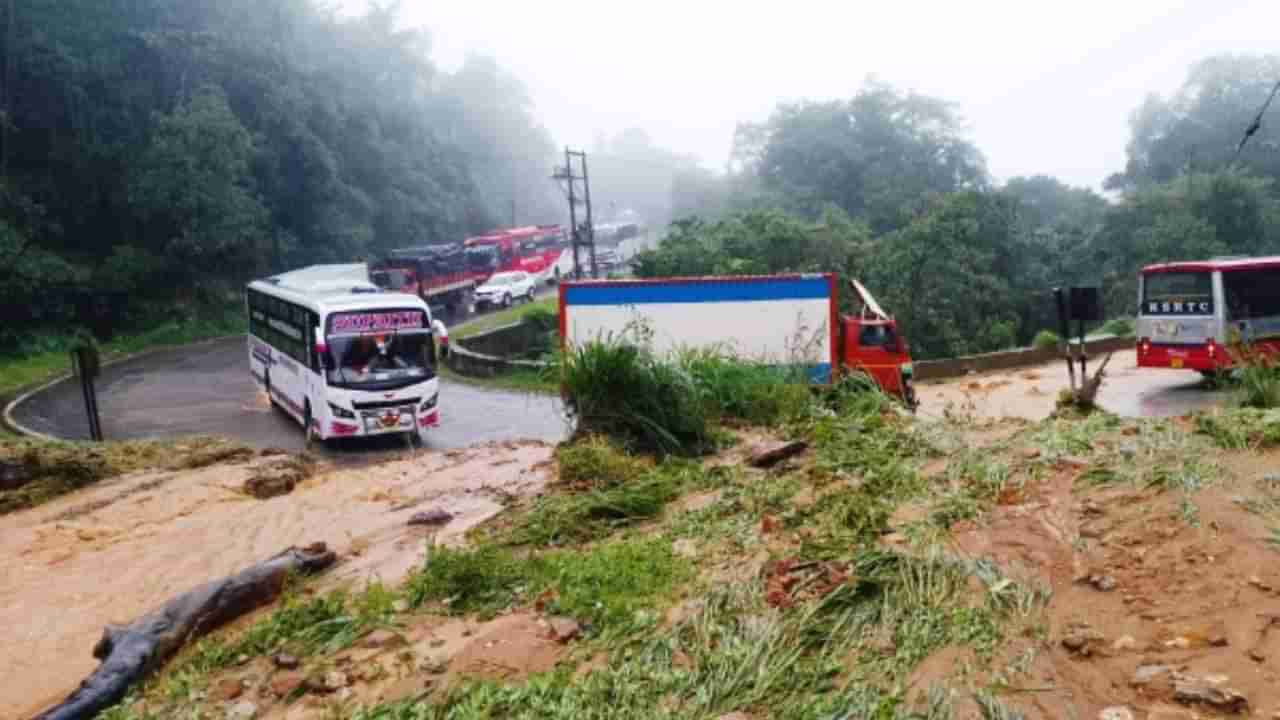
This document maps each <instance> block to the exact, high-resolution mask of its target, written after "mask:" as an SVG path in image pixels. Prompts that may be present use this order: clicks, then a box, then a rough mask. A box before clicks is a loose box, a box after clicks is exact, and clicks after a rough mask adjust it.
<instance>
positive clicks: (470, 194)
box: [0, 0, 1280, 357]
mask: <svg viewBox="0 0 1280 720" xmlns="http://www.w3.org/2000/svg"><path fill="white" fill-rule="evenodd" d="M0 5H3V6H0V63H2V66H0V83H2V84H0V313H2V314H3V317H4V318H5V320H6V321H7V322H6V323H4V324H3V326H0V348H3V349H0V353H14V352H19V353H20V352H22V351H23V349H24V348H28V347H32V346H33V343H34V342H35V339H38V338H39V337H40V336H42V335H46V336H47V335H58V334H66V333H68V332H70V331H72V330H74V329H76V328H87V329H89V330H91V331H93V332H94V333H96V334H97V335H98V336H100V337H105V336H108V335H110V334H111V333H112V332H114V331H119V330H121V329H135V328H137V327H139V326H142V325H145V324H147V323H148V322H154V321H155V320H156V319H157V318H161V317H163V318H166V319H172V318H174V317H179V318H180V317H183V316H185V315H190V314H194V313H198V312H200V308H202V307H205V306H208V305H216V304H218V303H226V302H227V301H228V300H230V299H233V298H234V297H235V295H236V289H237V288H238V287H239V285H240V284H241V283H242V282H243V281H244V280H245V279H246V278H249V277H253V276H255V275H259V274H262V273H266V272H270V271H274V270H278V269H284V268H289V267H295V266H299V265H305V264H311V263H318V262H335V261H351V260H354V259H358V258H368V257H372V256H375V255H377V254H378V253H380V252H382V251H383V250H385V249H387V248H392V247H398V246H404V245H412V244H422V243H431V242H447V241H456V240H458V239H460V238H462V237H465V236H466V235H467V234H469V233H473V232H477V231H483V230H486V229H489V228H492V227H495V226H501V225H507V224H511V223H513V222H515V223H529V222H564V221H565V219H566V218H565V215H566V214H567V213H566V208H565V202H564V197H563V195H562V193H561V189H560V188H558V187H557V186H556V184H555V183H554V182H552V181H551V180H550V175H551V172H552V170H553V168H554V167H555V166H556V165H557V164H559V163H561V162H563V156H562V155H561V153H560V150H561V145H560V144H559V143H562V142H565V141H568V142H569V144H572V145H575V146H578V147H582V146H583V143H582V139H581V138H552V136H551V135H550V133H549V132H548V131H547V130H546V129H545V128H544V127H543V126H542V125H541V124H540V122H539V120H538V118H537V116H536V109H535V108H534V107H533V106H532V103H531V101H530V98H529V96H528V93H527V92H526V90H525V88H524V87H523V86H522V85H521V83H520V81H519V80H518V79H516V77H515V76H514V75H513V74H512V73H510V72H508V71H506V70H504V69H503V68H502V67H500V66H498V65H497V64H496V63H495V62H494V61H492V60H490V59H487V58H483V57H473V58H469V59H468V60H467V61H466V62H465V63H463V64H462V66H461V67H459V68H458V69H457V70H455V71H451V72H446V71H443V70H441V69H439V68H437V67H436V66H435V64H433V62H432V60H431V52H430V50H431V47H430V41H431V38H430V37H429V36H428V35H427V34H425V33H424V32H421V31H417V30H414V29H411V28H406V27H404V26H403V24H402V23H401V22H400V17H399V13H398V10H397V7H396V5H395V4H374V6H373V9H371V10H369V11H368V12H367V13H365V14H363V15H359V16H354V17H349V16H341V15H338V14H335V13H334V12H333V11H331V10H327V9H325V7H324V6H323V5H321V4H320V3H319V2H317V1H316V0H185V1H184V2H174V1H173V0H24V1H23V2H13V1H12V0H11V1H10V2H8V3H7V4H0ZM1277 79H1280V58H1277V57H1250V56H1230V57H1215V58H1210V59H1207V60H1204V61H1202V62H1200V63H1198V64H1196V65H1195V66H1194V67H1192V68H1191V69H1190V71H1189V73H1188V76H1187V79H1186V82H1185V84H1184V85H1183V86H1182V88H1181V89H1180V90H1178V91H1177V92H1176V93H1174V94H1173V95H1172V96H1170V97H1160V96H1152V97H1150V98H1148V99H1147V100H1146V101H1145V102H1143V103H1142V104H1141V105H1140V106H1139V107H1137V108H1136V109H1135V110H1134V112H1133V114H1132V116H1131V118H1130V125H1131V133H1132V138H1131V141H1130V143H1129V146H1128V160H1127V163H1126V164H1125V166H1124V167H1123V168H1122V169H1121V171H1120V172H1118V173H1116V174H1115V175H1113V176H1112V177H1110V178H1106V179H1105V184H1104V189H1105V192H1106V193H1107V195H1106V196H1104V195H1102V194H1099V193H1098V192H1094V191H1092V190H1089V189H1082V188H1073V187H1068V186H1065V185H1063V184H1062V183H1060V182H1059V181H1057V180H1056V179H1054V178H1052V177H1048V176H1036V177H1024V178H1014V179H1010V180H1007V181H1004V182H997V181H996V180H994V179H993V178H992V177H991V174H990V173H989V171H988V170H987V166H986V162H985V159H984V157H983V154H982V152H981V150H980V149H979V148H977V147H976V146H974V144H973V143H972V142H971V141H970V140H968V138H967V136H966V133H965V130H964V119H963V118H962V117H960V115H959V113H958V112H957V110H956V108H955V107H954V106H953V105H952V104H950V103H948V102H947V101H945V100H942V99H939V98H933V97H928V96H923V95H919V94H916V93H911V92H904V91H902V90H900V89H897V88H894V87H891V86H888V85H885V84H883V83H878V82H874V81H870V82H868V83H867V84H865V85H864V86H863V88H862V89H861V90H860V91H858V92H857V93H856V94H854V96H853V97H851V98H848V99H840V100H827V101H821V102H817V101H805V102H796V103H785V104H781V105H779V106H778V107H777V108H776V110H775V111H774V112H773V114H772V115H771V116H770V117H768V118H767V119H766V120H765V121H763V122H759V123H743V124H740V125H739V127H738V129H737V131H736V133H735V135H734V138H733V150H732V153H731V156H730V158H729V161H728V163H727V166H726V168H725V169H724V170H723V171H716V170H710V169H707V168H706V167H703V166H701V165H700V164H699V163H698V162H697V160H696V159H695V158H692V157H688V156H683V155H680V154H678V153H673V152H670V151H668V150H666V149H664V148H661V147H658V146H656V145H655V144H654V143H653V141H652V140H651V138H650V137H649V136H648V135H647V134H646V133H645V132H644V131H643V130H641V129H632V130H627V131H624V132H622V133H619V134H617V135H616V136H614V137H609V138H606V137H600V138H597V139H595V140H594V145H591V146H589V147H587V149H588V150H589V151H590V152H591V156H590V159H591V174H592V191H593V199H594V200H595V201H596V208H597V218H598V219H604V220H607V219H608V217H609V215H610V214H611V213H613V212H616V211H619V210H624V209H626V210H634V211H636V212H638V213H639V214H640V216H641V217H642V218H643V219H644V220H645V221H647V223H648V224H649V225H650V226H651V227H654V228H655V229H662V228H665V230H663V231H662V232H663V234H664V235H665V241H664V242H663V244H662V246H661V248H660V249H659V250H658V251H656V252H651V253H648V254H646V255H644V256H643V257H642V258H641V261H640V263H639V267H638V272H639V273H640V274H642V275H659V274H695V273H756V272H775V271H785V270H836V271H838V272H840V273H842V274H844V275H847V276H858V277H860V278H862V279H863V280H865V281H866V282H867V283H868V285H869V286H871V287H872V288H873V290H874V291H876V292H877V294H879V295H880V296H882V297H881V299H882V300H883V301H884V303H885V304H886V305H887V306H889V307H890V308H891V309H892V310H893V311H894V312H895V313H896V314H897V315H898V316H899V318H900V319H901V320H902V321H903V323H904V325H905V326H906V332H907V333H908V335H909V337H911V339H912V341H913V344H914V347H915V349H916V351H917V353H918V354H919V355H921V356H924V357H931V356H934V357H936V356H942V355H950V354H957V353H964V352H976V351H983V350H990V349H995V348H999V347H1004V346H1008V345H1012V344H1017V343H1025V342H1027V341H1028V340H1029V339H1030V338H1031V337H1032V336H1033V335H1034V334H1035V332H1036V331H1038V330H1040V329H1042V328H1045V327H1050V326H1051V325H1052V322H1051V320H1052V319H1051V315H1050V313H1049V312H1048V311H1049V304H1048V296H1047V289H1048V288H1050V287H1052V286H1054V285H1059V284H1098V285H1101V286H1102V287H1103V288H1104V290H1105V292H1106V296H1107V301H1108V310H1109V312H1110V313H1111V314H1112V315H1124V314H1129V313H1131V312H1132V310H1133V305H1134V297H1133V296H1134V273H1135V270H1136V269H1137V267H1139V266H1140V265H1142V264H1144V263H1146V262H1151V261H1157V260H1167V259H1178V258H1194V257H1204V256H1209V255H1215V254H1224V253H1262V252H1276V251H1280V203H1278V200H1280V188H1278V187H1277V184H1276V182H1275V181H1276V179H1277V178H1280V153H1277V152H1276V149H1277V148H1280V124H1276V123H1273V122H1271V121H1270V119H1269V118H1264V121H1263V123H1262V126H1261V130H1260V131H1258V132H1257V134H1256V135H1254V136H1253V137H1252V139H1251V141H1250V144H1249V145H1248V146H1247V147H1246V148H1245V149H1244V150H1243V152H1240V153H1239V154H1238V155H1237V153H1236V148H1237V146H1238V144H1239V141H1240V138H1241V137H1242V136H1243V132H1244V130H1245V128H1246V126H1247V125H1248V124H1249V122H1250V121H1251V120H1252V119H1253V117H1254V114H1255V113H1256V112H1257V109H1258V107H1259V106H1260V104H1261V102H1262V100H1264V99H1265V98H1266V96H1267V94H1268V92H1269V91H1270V87H1271V85H1272V84H1273V83H1274V82H1275V81H1276V80H1277ZM1082 111H1083V110H1082ZM673 122H678V120H677V119H676V118H673ZM1046 142H1052V139H1050V138H1047V139H1046ZM1099 180H1100V181H1103V180H1104V179H1103V178H1099ZM669 221H670V225H669V226H668V222H669Z"/></svg>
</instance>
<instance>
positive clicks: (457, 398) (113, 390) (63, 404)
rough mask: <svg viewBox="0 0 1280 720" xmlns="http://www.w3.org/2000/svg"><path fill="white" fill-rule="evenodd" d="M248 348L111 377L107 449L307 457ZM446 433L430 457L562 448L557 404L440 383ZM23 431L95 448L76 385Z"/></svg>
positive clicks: (23, 415) (27, 414)
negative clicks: (156, 444) (260, 382)
mask: <svg viewBox="0 0 1280 720" xmlns="http://www.w3.org/2000/svg"><path fill="white" fill-rule="evenodd" d="M247 358H248V353H247V352H246V350H245V341H244V340H243V339H241V338H236V339H230V340H221V341H217V342H213V343H206V344H201V345H192V346H187V347H182V348H175V349H173V350H164V351H160V352H156V353H152V354H150V355H145V356H143V357H140V358H136V359H134V360H129V361H126V362H122V363H119V364H116V365H112V366H110V367H107V368H104V369H103V372H102V376H101V377H100V378H99V379H98V382H97V387H98V404H99V407H100V409H101V412H102V425H103V432H104V434H105V435H106V437H107V438H109V439H126V438H147V437H168V436H175V435H186V434H192V433H204V434H217V435H225V436H227V437H231V438H234V439H237V440H241V441H243V442H245V443H248V444H250V445H253V446H255V447H278V448H284V449H286V450H300V449H302V447H303V436H302V428H301V427H300V426H299V425H298V423H297V422H295V421H294V420H292V419H291V418H289V417H287V416H286V415H284V413H282V412H280V411H277V410H273V409H272V408H271V407H270V406H269V405H268V403H267V402H266V399H265V396H263V394H262V393H261V392H259V391H258V388H257V386H256V384H255V383H254V382H253V380H252V378H250V376H249V367H248V359H247ZM440 383H441V386H440V407H441V425H440V427H439V428H437V429H435V430H433V431H432V432H430V433H429V434H428V435H427V437H426V445H427V446H428V447H433V448H455V447H465V446H468V445H473V444H476V443H482V442H486V441H490V440H515V439H525V438H536V439H542V440H549V441H557V440H560V439H562V438H563V437H564V436H565V434H566V432H567V426H566V424H565V420H564V416H563V415H562V414H561V412H560V404H559V401H558V400H557V399H555V398H551V397H546V396H540V395H524V394H520V393H511V392H503V391H495V390H489V389H481V388H476V387H473V386H470V385H464V384H460V383H456V382H450V381H447V380H444V379H441V381H440ZM14 415H15V419H17V421H18V422H20V423H22V424H23V425H26V426H27V427H30V428H32V429H33V430H39V431H41V432H45V433H48V434H50V435H56V436H58V437H66V438H88V436H89V431H88V424H87V421H86V420H85V412H84V402H83V398H82V396H81V394H80V385H79V383H77V382H75V381H68V382H63V383H59V384H58V385H55V386H54V387H52V388H50V389H49V390H47V391H45V392H42V393H40V394H38V395H35V396H33V397H31V398H30V399H28V400H27V401H26V402H24V403H22V404H21V405H19V406H18V407H17V408H16V409H15V410H14ZM403 442H404V441H403V439H401V438H396V437H382V438H368V439H356V440H352V441H350V442H346V443H339V444H337V445H336V447H334V448H331V449H327V450H326V452H327V453H328V454H331V455H334V456H335V457H339V458H340V457H342V456H354V455H358V454H362V453H364V452H367V451H370V450H375V451H376V450H397V449H403V447H404V445H403Z"/></svg>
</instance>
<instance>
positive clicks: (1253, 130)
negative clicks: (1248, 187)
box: [1231, 81, 1280, 163]
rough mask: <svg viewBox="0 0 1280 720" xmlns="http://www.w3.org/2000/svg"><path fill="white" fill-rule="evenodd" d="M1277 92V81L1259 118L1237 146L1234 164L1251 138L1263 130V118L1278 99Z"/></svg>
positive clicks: (1278, 86) (1246, 131)
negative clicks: (1272, 102) (1272, 103)
mask: <svg viewBox="0 0 1280 720" xmlns="http://www.w3.org/2000/svg"><path fill="white" fill-rule="evenodd" d="M1277 92H1280V81H1277V82H1276V84H1275V85H1274V86H1273V87H1272V88H1271V94H1270V95H1268V96H1267V101H1266V102H1264V103H1262V109H1261V110H1259V111H1258V115H1257V117H1255V118H1254V119H1253V122H1251V123H1249V127H1247V128H1245V130H1244V137H1242V138H1240V144H1239V145H1237V146H1236V154H1235V156H1234V157H1232V158H1231V162H1233V163H1234V162H1235V161H1236V160H1237V159H1238V158H1239V157H1240V152H1241V151H1242V150H1244V146H1245V144H1247V143H1248V142H1249V138H1251V137H1253V135H1254V133H1256V132H1258V131H1259V130H1261V129H1262V116H1263V115H1266V114H1267V109H1268V108H1270V107H1271V101H1273V100H1275V99H1276V93H1277Z"/></svg>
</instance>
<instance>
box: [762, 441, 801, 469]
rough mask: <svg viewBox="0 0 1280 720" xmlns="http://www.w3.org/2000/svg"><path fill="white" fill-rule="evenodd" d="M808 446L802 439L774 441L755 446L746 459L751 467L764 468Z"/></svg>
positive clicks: (794, 454)
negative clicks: (770, 443)
mask: <svg viewBox="0 0 1280 720" xmlns="http://www.w3.org/2000/svg"><path fill="white" fill-rule="evenodd" d="M808 448H809V444H808V443H806V442H804V441H803V440H793V441H791V442H783V443H774V444H772V445H766V446H763V447H759V448H756V449H755V450H754V451H753V452H752V453H751V458H750V459H749V460H747V462H748V463H750V464H751V466H752V467H758V468H764V467H770V466H772V465H777V464H778V463H780V462H782V461H783V460H786V459H787V458H789V457H794V456H796V455H799V454H800V453H802V452H804V451H805V450H807V449H808Z"/></svg>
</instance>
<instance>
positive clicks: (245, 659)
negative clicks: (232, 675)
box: [236, 655, 249, 665]
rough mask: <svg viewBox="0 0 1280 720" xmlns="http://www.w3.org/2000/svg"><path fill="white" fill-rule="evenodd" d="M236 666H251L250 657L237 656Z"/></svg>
mask: <svg viewBox="0 0 1280 720" xmlns="http://www.w3.org/2000/svg"><path fill="white" fill-rule="evenodd" d="M236 664H237V665H248V664H249V656H248V655H239V656H237V657H236Z"/></svg>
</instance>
